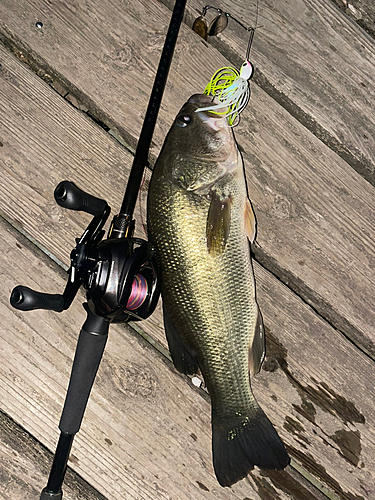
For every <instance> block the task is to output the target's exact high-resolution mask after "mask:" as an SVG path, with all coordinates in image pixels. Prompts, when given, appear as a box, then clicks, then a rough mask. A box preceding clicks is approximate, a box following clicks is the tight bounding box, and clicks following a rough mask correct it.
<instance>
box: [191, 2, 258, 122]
mask: <svg viewBox="0 0 375 500" xmlns="http://www.w3.org/2000/svg"><path fill="white" fill-rule="evenodd" d="M210 9H214V10H216V11H217V12H218V15H217V16H216V17H215V18H214V19H213V21H211V23H210V25H208V23H207V20H206V13H207V11H208V10H210ZM258 16H259V0H257V3H256V13H255V26H249V27H246V26H245V25H244V24H243V23H242V22H241V21H239V20H238V19H237V18H235V17H234V16H232V15H231V14H230V13H229V12H223V11H222V10H221V9H218V8H216V7H213V6H211V5H206V6H205V7H203V9H202V13H201V15H200V16H199V17H198V18H197V19H196V20H195V21H194V24H193V30H194V31H196V33H198V34H199V35H200V36H201V37H202V38H204V39H205V40H207V37H208V36H215V35H218V34H219V33H221V32H222V31H223V30H224V29H225V28H226V27H227V25H228V19H229V18H230V19H233V21H235V22H236V23H237V24H238V25H239V26H241V27H242V28H243V29H245V30H246V31H248V32H249V33H250V35H249V41H248V44H247V49H246V57H245V61H244V63H243V64H242V66H241V68H240V71H238V70H237V69H235V68H232V67H224V68H220V69H219V70H218V71H216V72H215V73H214V75H213V76H212V78H211V80H210V82H209V83H208V85H207V86H206V88H205V89H204V92H203V93H204V94H206V95H208V96H212V103H211V105H210V106H206V107H203V108H199V109H197V110H196V112H200V111H211V112H212V113H215V114H218V115H223V116H226V117H227V120H228V123H229V125H230V126H231V127H234V126H235V125H237V124H238V122H239V115H240V113H241V112H242V111H243V110H244V109H245V107H246V106H247V104H248V102H249V99H250V87H249V80H250V79H251V78H252V76H253V74H254V68H253V65H252V64H251V62H250V61H249V58H250V51H251V47H252V44H253V40H254V34H255V30H256V29H257V28H258V27H260V26H258ZM215 98H216V101H219V102H214V101H215Z"/></svg>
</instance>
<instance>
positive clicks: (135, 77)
mask: <svg viewBox="0 0 375 500" xmlns="http://www.w3.org/2000/svg"><path fill="white" fill-rule="evenodd" d="M17 5H18V4H13V3H11V4H10V5H8V9H7V10H6V12H4V19H6V20H7V22H8V24H7V33H8V36H9V37H11V38H13V39H14V38H16V34H17V33H18V36H23V37H24V38H25V40H28V42H29V44H30V45H31V46H32V47H33V50H31V49H30V48H29V49H28V52H27V51H26V52H25V54H26V55H27V54H31V53H32V54H33V55H34V57H35V58H39V59H40V58H44V59H45V60H48V61H49V63H48V64H49V66H48V67H49V68H50V69H49V70H48V71H49V73H51V74H52V73H53V72H55V73H54V74H57V72H58V73H59V75H60V76H59V78H60V80H61V81H62V80H63V81H65V82H67V81H70V82H71V84H70V85H71V86H72V87H74V88H77V87H80V88H81V89H84V90H82V91H81V94H82V95H83V93H84V94H85V95H86V96H88V99H89V100H88V101H87V104H88V105H90V106H91V105H92V112H94V111H95V110H98V109H99V110H102V111H101V113H102V114H100V117H103V116H104V115H105V116H107V117H109V116H110V117H111V118H110V119H109V118H108V120H109V121H108V123H109V124H112V125H113V126H116V127H117V129H119V128H121V126H122V127H125V128H126V129H127V130H128V132H127V136H126V137H130V135H131V136H132V137H133V139H134V137H136V136H137V134H138V133H139V130H140V126H141V123H142V112H141V113H140V112H139V111H138V110H139V109H145V108H146V103H147V97H148V94H149V91H150V90H149V89H150V81H152V77H153V71H154V70H155V66H156V61H157V58H158V55H159V53H160V49H161V46H162V43H163V36H164V32H165V28H166V26H167V23H168V20H169V12H166V9H165V8H163V6H162V5H160V4H158V3H154V2H150V3H149V5H148V8H149V9H150V12H149V15H148V17H147V19H148V23H149V24H148V25H147V26H146V25H144V9H145V6H144V5H143V3H142V2H135V3H131V4H128V5H127V8H126V10H124V8H123V6H122V4H121V5H120V4H117V3H116V2H115V0H113V2H112V3H111V4H107V3H106V4H103V3H102V2H101V3H99V2H98V3H95V2H94V1H93V2H91V3H90V6H84V5H81V4H77V6H76V7H75V8H74V12H72V11H71V10H69V6H68V4H59V5H58V6H56V10H55V8H54V9H52V10H48V23H49V24H48V23H46V25H45V26H46V27H45V31H43V32H39V31H38V30H37V29H36V28H35V26H34V24H31V25H30V24H29V25H28V26H29V28H28V29H27V30H26V29H25V28H22V26H26V24H27V23H26V19H27V16H28V17H29V18H30V16H31V12H34V13H33V16H34V17H35V18H38V16H41V15H42V12H43V9H42V6H41V5H40V0H35V2H33V1H32V0H30V2H27V3H26V4H24V6H23V11H22V13H18V10H17V9H18V6H17ZM43 5H44V4H43ZM38 6H39V7H38ZM0 9H1V6H0ZM14 9H16V10H14ZM18 14H19V16H18ZM25 16H26V17H25ZM12 19H13V21H12ZM19 19H25V21H24V23H20V22H19ZM16 20H17V22H16ZM75 22H76V28H75V29H74V30H73V27H74V26H75V25H74V23H75ZM0 25H1V22H0ZM99 25H100V29H101V31H100V30H99ZM9 26H12V31H11V32H10V27H9ZM20 27H21V28H20ZM4 29H5V28H4V26H3V30H4ZM72 31H74V37H71V36H70V35H69V33H71V32H72ZM9 33H10V34H9ZM115 35H116V36H115ZM114 37H115V39H114ZM121 37H122V38H121ZM185 46H189V47H190V49H191V50H189V53H187V51H186V50H185ZM95 47H96V49H95ZM25 50H26V49H25ZM124 51H125V52H126V51H129V53H130V54H135V53H137V52H138V53H139V58H138V59H136V58H135V57H134V56H132V57H129V58H126V60H125V62H124V61H122V59H121V57H120V56H119V55H118V54H123V53H124ZM36 54H38V55H36ZM151 56H152V57H151ZM119 57H120V59H121V60H119ZM142 61H143V62H142ZM197 61H200V64H199V65H197ZM227 64H228V61H227V60H225V59H224V58H222V57H221V56H220V54H218V53H217V51H216V50H214V49H212V48H211V47H207V46H206V45H205V44H204V42H203V41H201V40H200V39H199V37H197V36H196V35H195V34H194V33H192V32H191V31H189V30H188V29H187V28H185V29H184V28H183V29H182V31H181V38H180V40H179V44H178V47H177V51H176V57H175V60H174V63H173V68H172V72H171V78H170V82H169V84H168V85H167V91H166V95H165V98H164V101H163V105H162V110H161V116H160V120H159V121H158V124H157V127H156V133H155V136H154V147H153V154H154V155H155V154H156V153H157V151H158V150H159V148H160V145H161V142H162V140H163V139H164V136H165V133H166V130H167V128H168V125H169V123H170V122H171V120H172V117H173V116H174V114H175V112H176V111H177V109H178V108H179V107H180V105H181V104H182V102H183V101H184V100H185V98H187V97H188V96H189V95H190V94H191V93H193V92H196V91H197V90H200V89H201V88H202V81H207V79H208V78H209V77H210V75H211V73H212V69H211V68H218V67H220V66H224V65H227ZM12 67H13V66H12ZM53 68H55V69H53ZM12 71H16V72H17V75H19V76H17V78H20V79H21V80H22V81H23V85H24V86H25V85H26V86H27V89H28V90H27V92H28V93H29V94H30V92H31V95H32V91H30V88H29V87H30V85H34V84H35V85H36V83H35V82H34V80H33V79H32V78H31V77H30V79H28V78H26V77H24V76H21V73H20V72H19V70H16V69H14V70H12ZM46 71H47V69H46ZM3 73H4V70H3ZM61 75H65V76H61ZM92 75H95V79H93V78H92ZM93 80H94V81H93ZM31 82H32V83H31ZM134 82H137V86H134ZM9 83H10V82H8V84H9ZM21 93H22V92H21ZM24 93H25V94H26V95H25V96H24V99H26V100H27V95H28V94H27V93H26V91H25V92H24ZM7 94H9V96H8V95H7V96H5V97H4V99H5V102H8V101H7V100H8V99H9V98H10V97H11V94H12V91H11V88H9V87H8V88H7ZM13 99H15V103H14V104H12V109H11V110H9V109H8V110H7V104H5V107H4V109H3V112H4V113H13V115H14V112H13V108H14V109H18V112H21V111H20V104H19V102H20V101H19V100H20V99H22V97H21V95H20V93H19V91H17V93H15V92H14V90H13ZM94 101H95V103H96V104H95V105H94V104H92V103H93V102H94ZM17 103H18V104H17ZM90 103H91V104H90ZM38 113H41V114H40V118H39V119H40V120H44V118H42V116H43V115H44V113H47V115H48V111H47V110H45V109H44V110H42V111H38ZM29 118H30V117H25V120H27V119H29ZM69 119H70V118H69ZM49 120H51V118H49ZM56 121H59V120H57V119H56V117H55V118H54V119H53V121H52V123H51V121H50V123H51V126H57V127H60V126H61V120H60V122H59V123H56ZM121 122H122V125H121V126H120V123H121ZM84 123H85V122H84ZM129 130H130V131H131V132H129ZM24 132H27V130H24ZM8 133H9V132H8ZM20 133H22V130H18V131H17V134H20ZM65 133H66V134H68V132H65ZM236 133H237V138H238V140H239V142H240V145H241V147H242V149H243V151H244V157H245V165H246V169H247V177H248V181H249V186H250V195H251V198H252V201H253V203H254V207H255V211H256V214H257V217H258V220H259V224H258V227H259V232H258V239H257V241H258V243H259V246H258V247H256V257H257V258H258V259H259V260H260V261H261V262H262V263H263V264H264V265H265V266H267V267H268V268H269V269H270V270H271V271H272V272H274V273H275V274H276V275H277V276H278V277H280V278H281V279H282V280H283V281H284V282H286V283H287V284H288V286H291V287H292V288H293V289H294V290H295V291H297V293H299V294H300V295H301V296H302V297H303V298H304V299H305V300H306V301H308V302H309V303H310V304H312V305H313V307H314V308H316V309H317V311H319V313H320V314H322V315H323V316H324V317H326V318H327V319H328V320H329V321H330V322H331V323H332V324H333V325H334V326H335V327H337V328H339V329H340V330H341V331H343V332H344V333H345V334H346V335H348V336H349V337H350V338H351V339H352V340H353V341H354V342H355V343H357V345H359V346H360V348H361V349H363V350H365V351H366V352H367V353H369V354H370V355H371V356H373V357H375V347H374V339H375V337H374V326H375V311H374V309H373V307H372V302H371V296H372V290H373V288H374V284H375V276H374V271H373V269H374V266H372V264H371V263H372V262H373V260H374V249H373V245H372V243H371V242H372V240H373V239H374V231H375V228H374V220H373V218H372V213H373V211H374V199H375V196H374V188H373V187H372V186H369V185H368V183H367V182H365V181H364V180H363V179H362V178H361V177H360V176H359V175H357V174H356V173H355V172H353V171H352V169H351V168H350V167H349V166H348V165H347V164H346V163H345V162H344V161H343V160H342V159H341V158H339V157H338V156H337V155H336V154H334V153H332V151H331V150H330V149H329V148H327V147H326V146H324V145H323V144H322V143H321V142H320V141H319V140H317V139H316V138H315V137H314V136H313V135H312V134H311V133H309V132H307V131H306V129H305V128H304V127H303V126H301V124H300V123H298V122H297V121H296V120H295V119H293V118H291V117H290V115H289V114H288V113H287V112H286V111H285V110H284V109H283V108H282V107H280V106H279V105H278V104H276V103H275V102H274V101H273V100H272V99H271V98H270V97H269V96H268V95H267V94H266V93H264V92H263V91H261V90H259V89H258V87H257V86H253V96H252V101H251V106H250V108H249V109H248V110H246V112H245V113H244V115H243V119H242V122H241V126H240V127H238V129H237V132H236ZM129 134H130V135H129ZM68 135H69V134H68ZM16 137H17V135H16V136H15V135H12V138H11V139H10V140H11V141H12V142H13V141H14V140H15V139H16ZM26 140H27V139H24V141H26ZM77 140H78V137H77V136H75V138H74V140H73V144H77ZM89 140H90V139H89V138H88V141H87V148H88V153H85V154H87V155H88V157H89V158H90V157H91V156H92V153H91V152H90V145H89ZM73 144H72V145H73ZM77 147H78V146H77ZM82 147H83V146H79V148H82ZM12 148H13V151H15V154H16V155H17V156H18V155H19V153H18V149H19V148H18V146H15V147H13V146H12ZM23 149H24V147H23ZM68 149H69V144H68V143H66V144H65V147H64V156H65V155H66V154H68ZM78 151H79V149H78ZM118 151H120V149H119V150H118ZM61 153H62V152H61V151H59V150H58V147H56V150H55V156H60V157H61V158H64V156H61ZM38 154H39V153H37V155H36V156H35V157H34V158H33V156H34V155H35V153H34V152H33V153H32V154H31V158H28V161H32V160H33V159H34V161H36V158H37V157H38ZM71 154H72V156H73V159H74V161H79V159H80V158H79V155H77V154H76V153H75V152H72V153H71ZM116 154H120V153H116ZM48 161H49V160H48ZM54 161H55V162H56V163H57V164H60V163H61V159H60V160H54ZM90 161H91V160H90ZM95 161H96V160H95ZM108 162H109V164H110V162H111V158H109V159H108ZM84 163H85V161H83V164H84ZM115 163H116V162H114V163H113V164H115ZM129 163H130V158H129V160H128V164H129ZM101 164H105V158H103V157H102V159H101ZM118 164H121V162H118ZM80 165H82V163H80ZM97 166H98V163H94V168H96V167H97ZM13 168H17V167H16V166H15V167H13ZM34 168H35V167H34ZM50 168H51V166H50V163H49V165H48V167H47V172H48V171H49V170H50ZM64 169H66V170H68V168H67V167H66V166H65V165H64ZM78 171H79V172H80V176H79V177H78V178H76V180H77V182H81V180H82V186H83V187H84V188H85V187H86V188H87V186H89V185H90V182H88V180H91V177H92V176H93V172H94V169H93V170H91V169H89V172H90V173H89V178H88V179H87V178H86V180H83V178H84V176H85V175H84V174H83V173H82V167H81V166H80V167H79V170H78ZM105 172H106V178H105V179H104V178H101V179H98V180H97V181H96V184H93V185H92V190H93V191H94V192H97V193H100V194H101V195H103V196H104V197H105V196H107V197H108V200H109V202H111V203H112V201H113V205H114V207H116V206H118V205H119V200H120V199H121V197H122V193H123V181H122V180H121V183H118V179H119V175H121V174H120V173H119V172H118V169H114V171H113V172H111V173H109V172H110V168H109V167H108V169H106V170H105ZM38 173H40V174H41V175H42V177H43V178H45V177H46V174H44V175H43V174H42V173H41V172H38ZM112 174H113V175H115V176H116V178H115V180H114V182H113V184H114V185H113V186H112V187H111V188H109V181H110V177H111V176H112ZM18 175H20V174H18ZM103 175H104V174H103ZM64 177H65V175H64ZM16 179H17V175H16V176H15V179H13V180H9V186H12V189H13V188H14V190H15V191H14V193H13V194H12V195H11V196H12V197H13V199H14V204H13V206H10V204H8V205H7V207H6V208H4V210H8V213H9V214H10V215H11V214H12V213H16V212H18V213H22V208H21V209H19V208H18V207H17V204H18V200H19V199H22V194H21V193H22V191H25V189H28V190H29V191H30V187H29V188H25V187H21V186H20V184H19V181H18V180H16ZM121 179H122V178H121ZM51 181H52V183H51V185H50V186H48V185H47V184H46V188H47V186H48V187H49V189H50V192H52V186H53V185H54V184H55V183H56V181H57V179H56V181H55V179H54V178H52V179H51ZM102 181H103V182H102ZM99 185H101V188H100V189H97V186H99ZM17 186H18V188H17ZM107 187H108V190H107ZM17 190H18V191H20V193H18V192H16V191H17ZM107 193H109V195H107ZM4 196H6V195H5V194H4ZM30 196H31V193H30V192H29V193H28V197H30ZM20 197H21V198H20ZM53 210H56V208H54V209H53ZM34 215H35V214H34ZM34 219H35V217H34ZM76 220H77V219H76ZM33 229H34V228H33ZM50 230H52V229H50ZM30 232H32V231H30ZM61 236H62V238H63V247H62V248H65V249H66V252H67V253H66V254H65V255H68V248H67V245H66V242H67V241H68V239H69V238H66V236H65V235H63V234H61ZM57 246H58V247H59V246H60V245H59V244H58V245H57ZM59 252H60V249H57V253H56V255H58V254H59ZM60 258H61V257H60ZM65 259H66V257H65Z"/></svg>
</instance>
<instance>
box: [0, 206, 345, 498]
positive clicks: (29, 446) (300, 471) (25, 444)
mask: <svg viewBox="0 0 375 500" xmlns="http://www.w3.org/2000/svg"><path fill="white" fill-rule="evenodd" d="M0 217H1V218H3V219H4V221H5V223H6V224H9V226H11V227H12V228H13V229H14V230H15V231H16V232H19V233H20V235H21V236H22V237H23V238H26V239H27V240H28V241H29V242H30V243H31V244H32V245H34V246H35V247H36V248H37V249H38V250H39V251H41V252H43V253H44V254H45V256H46V257H47V258H48V259H50V260H52V261H53V262H54V263H55V264H57V265H58V266H59V267H60V268H62V270H63V271H66V270H67V266H65V265H64V264H62V263H61V261H60V260H59V259H58V258H56V257H55V256H54V255H53V254H52V253H51V252H49V251H48V250H47V249H46V248H44V247H43V246H42V245H40V244H39V243H38V242H36V241H35V239H34V238H33V237H31V236H30V235H28V234H27V232H26V231H24V230H23V229H22V228H20V227H19V226H18V225H16V224H14V223H11V222H10V221H9V220H7V219H8V218H7V217H6V216H4V214H2V213H0ZM43 291H44V290H43ZM26 314H27V313H26ZM56 314H58V313H56ZM149 321H150V320H149ZM151 322H152V321H151ZM127 325H128V326H129V327H131V328H132V329H133V330H134V332H135V333H136V334H138V335H139V336H140V337H141V338H142V339H143V340H145V341H146V342H147V343H148V344H149V346H150V348H151V349H153V350H155V351H156V352H157V353H158V354H159V355H161V356H162V357H163V358H165V359H166V360H167V361H168V362H169V363H172V359H171V356H170V354H169V351H168V350H167V349H165V347H164V346H163V345H162V344H160V343H159V342H158V341H157V340H154V339H153V338H152V337H151V336H150V335H149V334H148V333H147V332H146V331H145V330H143V329H142V327H141V326H140V323H137V322H129V323H127ZM181 378H182V379H185V380H188V379H189V380H190V383H191V379H192V377H189V376H181ZM193 385H194V384H193ZM198 393H199V394H200V395H201V397H203V399H205V400H206V401H207V398H208V397H209V396H208V393H207V390H206V389H205V388H204V387H203V386H202V387H201V388H200V389H199V390H198ZM57 423H58V422H56V428H57ZM0 429H1V430H2V435H3V436H2V441H3V443H4V444H2V443H1V442H0V456H1V451H2V450H1V448H4V447H6V446H9V445H10V444H11V443H14V442H15V441H16V440H18V441H19V440H21V439H22V444H21V443H20V444H19V445H18V446H19V449H21V448H22V450H23V452H24V453H25V457H23V460H24V462H23V466H24V467H26V469H25V470H28V471H29V470H32V469H33V468H34V467H35V464H34V463H32V461H31V459H33V460H36V461H37V462H38V464H39V467H38V474H37V479H38V481H40V482H39V483H38V484H36V482H35V481H36V478H35V475H31V476H30V478H28V483H29V484H28V489H29V490H30V489H32V490H33V492H34V491H35V490H37V488H38V485H39V486H40V485H42V486H41V488H42V487H43V481H45V482H46V480H47V476H48V472H49V470H50V469H49V467H50V464H51V463H52V461H51V458H52V457H53V451H52V452H51V451H50V450H48V448H47V447H46V446H45V445H44V444H42V443H40V442H39V441H38V440H37V439H36V438H35V437H34V436H32V435H31V434H30V432H28V431H27V430H25V429H23V428H22V426H21V425H19V424H18V423H16V422H14V420H13V419H12V418H11V417H10V416H9V415H7V414H5V413H4V412H3V411H2V410H0ZM9 429H11V432H12V433H13V440H10V439H9V438H7V436H9ZM56 430H57V429H56ZM30 451H32V456H31V458H30V456H29V455H30ZM72 454H73V452H72ZM14 455H16V457H17V461H20V462H21V461H22V457H21V456H20V454H19V453H18V452H14ZM73 458H74V457H73ZM12 463H13V461H9V460H8V461H7V462H6V464H5V465H6V467H5V466H3V469H4V471H5V472H4V473H5V474H10V472H9V471H11V469H12ZM40 469H41V470H40ZM269 473H270V474H271V475H272V471H270V472H269ZM280 474H282V475H283V476H284V480H286V479H287V478H288V476H289V479H288V482H289V483H290V484H292V483H293V481H294V482H295V483H296V484H299V485H300V487H301V491H302V492H303V491H305V490H306V492H308V494H309V495H311V498H313V499H314V500H325V499H327V498H328V499H330V500H340V499H339V497H338V496H337V495H336V494H335V493H334V492H333V491H332V490H330V489H329V488H327V487H326V486H325V485H324V484H323V483H321V482H320V481H319V480H318V479H317V478H316V477H314V476H313V475H312V474H311V473H309V472H308V471H307V470H306V469H304V467H303V466H301V465H300V464H298V462H296V461H295V460H294V459H292V460H291V463H290V465H289V466H288V467H287V469H285V471H284V472H281V473H280ZM276 477H277V476H276ZM12 481H13V483H15V484H17V485H18V487H19V488H18V489H20V490H22V491H24V489H25V487H26V486H25V483H24V481H23V480H22V478H18V476H17V475H16V474H14V473H13V479H12ZM18 489H17V491H18ZM63 489H64V490H65V489H66V490H67V491H66V493H67V494H70V495H72V497H71V498H72V500H75V499H76V498H77V499H78V498H82V500H86V498H87V500H91V499H92V500H96V499H98V500H105V498H106V497H104V496H103V495H102V494H101V493H99V492H98V491H96V490H95V488H94V487H92V486H91V485H90V484H89V483H87V482H86V481H85V480H84V479H82V478H81V477H80V475H79V474H77V473H76V472H75V471H74V470H73V469H70V467H69V468H68V473H67V478H66V481H65V482H64V486H63ZM86 490H87V491H86ZM12 491H13V490H12ZM0 492H1V490H0ZM76 492H77V494H78V496H77V497H76V494H75V493H76ZM12 495H13V496H9V500H18V497H17V496H14V495H16V494H15V493H14V491H13V493H12ZM21 498H23V496H20V497H19V500H21ZM301 498H302V497H301ZM303 498H305V497H303ZM309 498H310V496H309ZM6 500H8V499H6Z"/></svg>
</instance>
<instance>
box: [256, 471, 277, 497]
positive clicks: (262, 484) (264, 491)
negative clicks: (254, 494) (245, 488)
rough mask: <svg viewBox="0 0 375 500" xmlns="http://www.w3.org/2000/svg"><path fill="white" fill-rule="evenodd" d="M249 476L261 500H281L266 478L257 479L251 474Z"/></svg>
mask: <svg viewBox="0 0 375 500" xmlns="http://www.w3.org/2000/svg"><path fill="white" fill-rule="evenodd" d="M267 473H268V471H267ZM251 476H252V479H253V481H254V483H255V484H256V486H257V488H258V495H259V496H260V498H261V499H262V500H270V498H272V500H281V497H280V495H279V494H278V493H277V491H276V490H275V488H274V487H273V486H272V485H271V484H270V482H269V481H268V480H267V479H266V477H257V476H256V475H255V474H254V475H253V474H251Z"/></svg>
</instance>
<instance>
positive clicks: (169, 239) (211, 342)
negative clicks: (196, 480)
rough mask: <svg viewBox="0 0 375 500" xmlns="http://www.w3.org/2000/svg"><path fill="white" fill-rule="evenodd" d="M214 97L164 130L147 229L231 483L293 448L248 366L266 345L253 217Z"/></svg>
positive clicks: (218, 460)
mask: <svg viewBox="0 0 375 500" xmlns="http://www.w3.org/2000/svg"><path fill="white" fill-rule="evenodd" d="M211 102H212V97H209V96H206V95H194V96H192V97H191V98H190V99H189V100H188V102H187V103H186V104H185V105H184V106H183V107H182V109H181V111H180V112H179V114H178V115H177V117H176V119H175V121H174V123H173V125H172V128H171V130H170V131H169V133H168V135H167V138H166V140H165V142H164V145H163V148H162V151H161V153H160V155H159V158H158V160H157V162H156V165H155V168H154V171H153V174H152V178H151V182H150V188H149V193H148V207H147V208H148V231H149V239H150V242H151V244H152V246H153V247H154V249H155V251H156V257H157V261H158V264H159V266H160V271H161V278H162V299H163V314H164V325H165V331H166V335H167V340H168V344H169V348H170V352H171V356H172V359H173V362H174V364H175V366H176V368H177V369H178V370H179V371H180V372H182V373H187V374H193V373H196V372H197V370H198V367H199V368H200V369H201V372H202V375H203V377H204V380H205V383H206V385H207V388H208V391H209V394H210V397H211V407H212V451H213V463H214V469H215V473H216V477H217V479H218V481H219V483H220V484H221V485H222V486H230V485H232V484H233V483H235V482H237V481H238V480H240V479H242V478H244V477H246V475H247V474H248V473H249V471H250V470H252V469H253V468H254V465H257V466H259V467H261V468H264V469H283V468H285V467H286V466H287V464H288V463H289V457H288V455H287V452H286V450H285V448H284V445H283V443H282V442H281V440H280V438H279V436H278V434H277V432H276V430H275V429H274V427H273V426H272V424H271V422H270V421H269V420H268V418H267V417H266V415H265V413H264V412H263V410H262V409H261V408H260V406H259V404H258V403H257V401H256V400H255V398H254V396H253V393H252V390H251V385H250V376H249V372H250V374H254V373H257V372H258V371H259V369H260V366H261V363H262V361H263V358H264V352H265V339H264V329H263V323H262V318H261V315H260V312H259V308H258V305H257V302H256V297H255V283H254V274H253V268H252V264H251V258H250V249H249V241H248V240H250V241H253V240H254V237H255V217H254V214H253V210H252V207H251V203H250V201H249V199H248V196H247V187H246V180H245V175H244V169H243V162H242V157H241V155H240V153H239V151H238V148H237V145H236V142H235V139H234V135H233V132H232V129H231V128H230V127H229V125H228V123H227V120H226V118H225V116H219V115H217V114H213V113H212V112H209V111H199V112H196V110H197V109H198V108H200V107H202V106H207V105H209V104H210V103H211Z"/></svg>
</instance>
